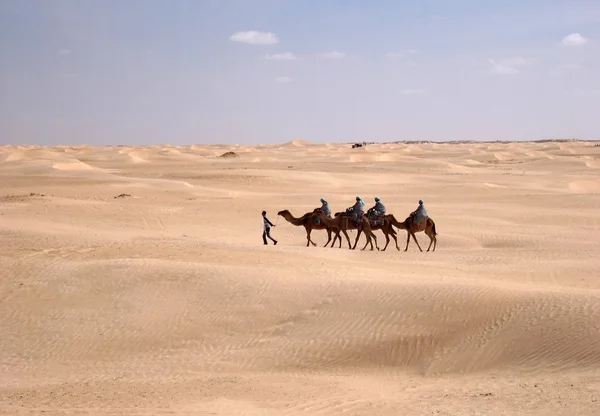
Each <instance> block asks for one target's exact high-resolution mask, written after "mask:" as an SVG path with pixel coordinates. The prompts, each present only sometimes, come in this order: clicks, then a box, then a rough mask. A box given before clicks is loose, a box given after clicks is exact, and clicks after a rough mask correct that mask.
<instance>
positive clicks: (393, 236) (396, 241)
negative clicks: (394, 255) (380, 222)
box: [392, 234, 400, 251]
mask: <svg viewBox="0 0 600 416" xmlns="http://www.w3.org/2000/svg"><path fill="white" fill-rule="evenodd" d="M392 238H393V239H394V243H396V250H398V251H400V247H398V238H396V234H392Z"/></svg>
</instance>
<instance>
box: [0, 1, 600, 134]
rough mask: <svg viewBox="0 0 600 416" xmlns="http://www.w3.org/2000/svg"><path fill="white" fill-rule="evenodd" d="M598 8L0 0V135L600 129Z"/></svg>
mask: <svg viewBox="0 0 600 416" xmlns="http://www.w3.org/2000/svg"><path fill="white" fill-rule="evenodd" d="M598 74H600V1H598V0H494V1H492V0H402V1H399V0H369V1H367V0H363V1H359V0H161V1H159V0H127V1H122V0H37V1H35V0H0V144H38V145H60V144H62V145H77V144H90V145H118V144H125V145H151V144H173V145H186V144H217V143H218V144H249V145H253V144H271V143H284V142H288V141H291V140H308V141H312V142H315V143H326V142H354V141H361V142H362V141H369V142H385V141H396V140H433V141H446V140H538V139H548V138H558V139H565V138H580V139H586V140H592V139H600V116H598V114H600V112H599V111H598V109H599V108H600V76H598Z"/></svg>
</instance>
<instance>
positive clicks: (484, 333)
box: [0, 141, 600, 416]
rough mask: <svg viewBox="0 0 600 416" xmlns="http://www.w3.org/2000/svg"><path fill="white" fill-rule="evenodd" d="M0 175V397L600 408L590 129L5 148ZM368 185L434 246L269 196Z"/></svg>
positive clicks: (69, 406) (598, 185)
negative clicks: (563, 134)
mask: <svg viewBox="0 0 600 416" xmlns="http://www.w3.org/2000/svg"><path fill="white" fill-rule="evenodd" d="M225 152H234V153H235V155H234V157H223V158H221V157H219V156H220V155H222V154H223V153H225ZM236 156H237V157H236ZM0 188H1V190H0V225H1V233H2V234H1V236H2V250H1V252H0V268H1V270H2V272H1V276H2V278H1V279H0V299H1V302H0V352H1V357H0V413H1V414H7V415H33V414H36V415H37V414H42V413H43V414H45V415H82V414H85V415H117V414H118V415H121V414H123V415H161V414H181V415H200V414H212V415H217V414H218V415H296V414H302V415H337V414H346V415H429V414H433V415H544V416H548V415H597V414H599V412H600V235H599V231H600V219H599V218H600V217H599V213H600V147H597V146H594V143H590V142H575V141H573V142H541V143H475V144H474V143H463V144H449V143H437V144H436V143H420V144H419V143H409V144H406V143H404V144H401V143H399V144H369V145H368V146H366V147H364V148H357V149H351V148H350V145H347V144H320V145H317V144H311V143H307V142H302V141H296V142H290V143H286V144H283V145H263V146H255V147H249V146H248V147H245V146H229V145H227V146H226V145H222V146H218V145H214V146H200V145H194V146H183V147H175V146H168V145H157V146H147V147H127V146H118V147H117V146H114V147H92V146H86V145H82V146H57V147H39V146H38V147H36V146H3V147H0ZM356 195H360V196H361V197H362V198H363V199H364V200H365V202H366V204H367V206H366V208H369V207H370V206H371V205H372V204H373V198H374V197H375V196H379V197H381V199H382V201H383V202H384V203H385V204H386V206H387V210H388V213H392V214H394V215H395V216H396V217H397V218H398V219H401V220H403V219H404V218H406V216H407V215H408V213H410V212H411V211H412V210H414V209H415V208H416V207H417V201H418V200H419V199H423V200H424V201H425V206H426V208H427V210H428V213H429V215H430V216H431V218H432V219H433V220H434V221H435V223H436V227H437V232H438V243H437V248H436V251H435V252H426V251H425V250H426V248H427V246H428V244H429V239H428V238H427V236H426V235H425V234H424V233H422V232H421V233H419V234H417V238H418V239H419V243H420V244H421V247H422V248H423V252H420V251H419V250H418V248H417V247H416V245H415V244H414V242H411V244H410V246H409V248H408V251H407V252H404V246H405V243H406V232H405V231H399V232H398V245H399V247H400V250H397V249H396V247H395V243H394V242H393V241H392V243H390V245H389V246H388V248H387V250H386V251H385V252H382V251H377V250H375V251H369V250H368V249H367V250H365V251H361V250H360V248H362V246H363V245H364V242H365V239H364V237H362V236H361V240H360V241H359V243H358V246H357V249H356V250H353V251H351V250H349V249H348V247H347V244H343V245H342V248H338V247H337V245H336V246H335V247H334V248H330V247H323V246H324V244H325V241H326V233H325V231H314V232H313V234H312V238H313V239H314V240H315V241H316V242H317V246H316V247H312V246H311V247H306V233H305V231H304V229H303V228H302V227H296V226H293V225H291V224H289V223H287V222H286V221H285V220H283V218H281V217H278V216H277V212H278V211H280V210H283V209H289V210H290V211H291V212H292V213H293V214H294V215H296V216H300V215H302V214H304V213H306V212H308V211H311V210H312V209H313V208H315V207H318V206H319V205H320V202H319V198H320V197H322V196H325V197H326V198H327V199H328V200H329V202H330V204H331V207H332V209H333V211H334V212H336V211H342V210H344V209H345V208H346V207H349V206H351V205H352V204H353V202H354V197H355V196H356ZM263 209H264V210H266V211H267V216H268V217H269V218H270V220H271V221H272V222H273V223H275V224H276V227H275V228H273V229H272V235H273V237H274V238H276V239H277V240H278V241H279V243H278V244H277V245H276V246H273V245H271V244H269V245H268V246H264V245H263V243H262V238H261V234H262V218H261V215H260V213H261V211H262V210H263ZM375 235H376V236H377V238H378V245H379V247H380V248H382V247H383V245H384V244H385V239H384V237H383V234H382V232H381V231H375ZM355 236H356V232H355V231H354V232H351V233H350V237H351V239H354V237H355Z"/></svg>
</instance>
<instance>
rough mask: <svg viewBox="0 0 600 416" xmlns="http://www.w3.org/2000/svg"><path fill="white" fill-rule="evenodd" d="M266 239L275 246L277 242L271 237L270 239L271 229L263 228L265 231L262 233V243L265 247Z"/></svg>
mask: <svg viewBox="0 0 600 416" xmlns="http://www.w3.org/2000/svg"><path fill="white" fill-rule="evenodd" d="M267 237H269V239H270V240H271V241H272V242H273V244H277V240H275V239H274V238H273V237H271V227H265V230H264V231H263V243H265V245H267V244H268V243H267Z"/></svg>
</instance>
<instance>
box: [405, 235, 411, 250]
mask: <svg viewBox="0 0 600 416" xmlns="http://www.w3.org/2000/svg"><path fill="white" fill-rule="evenodd" d="M408 243H410V231H408V230H406V248H405V249H404V251H408Z"/></svg>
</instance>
